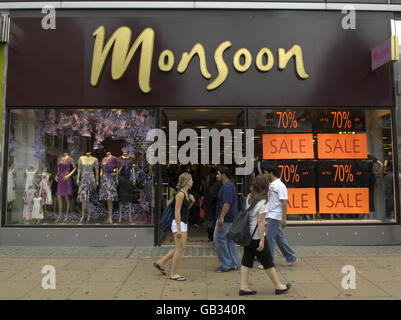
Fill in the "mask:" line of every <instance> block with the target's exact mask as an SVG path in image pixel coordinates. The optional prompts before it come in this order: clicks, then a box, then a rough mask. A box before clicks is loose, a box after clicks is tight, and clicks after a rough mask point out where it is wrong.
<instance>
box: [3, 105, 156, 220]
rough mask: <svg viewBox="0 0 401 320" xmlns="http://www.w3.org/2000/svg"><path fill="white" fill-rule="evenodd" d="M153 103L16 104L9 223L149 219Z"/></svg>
mask: <svg viewBox="0 0 401 320" xmlns="http://www.w3.org/2000/svg"><path fill="white" fill-rule="evenodd" d="M155 120H156V112H155V111H154V110H150V109H61V108H60V109H59V108H57V109H26V108H23V109H11V110H10V111H9V132H8V136H9V139H8V156H7V159H8V174H7V179H6V180H7V181H6V183H7V186H6V188H5V190H7V194H6V196H7V214H6V221H5V222H6V225H29V226H43V225H68V224H73V225H103V224H118V225H130V224H132V225H137V224H141V225H144V224H146V225H151V224H153V211H154V210H155V192H154V189H153V179H154V167H152V166H151V165H149V164H148V163H147V161H146V150H147V147H148V143H147V142H146V134H147V132H148V131H149V130H150V129H152V128H154V127H155V125H156V121H155Z"/></svg>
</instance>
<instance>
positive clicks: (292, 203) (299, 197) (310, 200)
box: [287, 188, 316, 214]
mask: <svg viewBox="0 0 401 320" xmlns="http://www.w3.org/2000/svg"><path fill="white" fill-rule="evenodd" d="M287 192H288V202H287V214H316V191H315V188H288V189H287Z"/></svg>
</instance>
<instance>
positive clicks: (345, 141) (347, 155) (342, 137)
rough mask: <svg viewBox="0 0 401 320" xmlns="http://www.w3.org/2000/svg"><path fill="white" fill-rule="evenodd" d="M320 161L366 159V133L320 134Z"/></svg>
mask: <svg viewBox="0 0 401 320" xmlns="http://www.w3.org/2000/svg"><path fill="white" fill-rule="evenodd" d="M317 143H318V157H319V159H366V158H367V157H368V144H367V136H366V133H357V134H337V133H318V135H317Z"/></svg>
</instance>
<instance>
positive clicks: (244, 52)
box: [233, 48, 252, 72]
mask: <svg viewBox="0 0 401 320" xmlns="http://www.w3.org/2000/svg"><path fill="white" fill-rule="evenodd" d="M241 56H244V58H245V63H244V64H241ZM233 64H234V68H235V70H237V71H238V72H245V71H246V70H248V69H249V67H250V66H251V64H252V55H251V53H250V52H249V50H248V49H246V48H241V49H239V50H238V51H237V52H236V53H235V54H234V58H233Z"/></svg>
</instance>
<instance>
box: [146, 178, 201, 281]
mask: <svg viewBox="0 0 401 320" xmlns="http://www.w3.org/2000/svg"><path fill="white" fill-rule="evenodd" d="M192 183H193V182H192V176H191V175H190V174H189V173H187V172H184V173H182V174H181V175H180V177H179V179H178V184H177V189H178V191H177V194H176V195H175V197H174V201H175V203H174V220H173V223H172V225H171V231H172V232H173V234H174V240H175V248H174V249H172V250H170V251H169V252H168V253H167V254H166V255H165V256H164V257H163V258H162V259H161V260H159V261H157V262H155V263H154V264H153V266H154V267H155V268H156V269H158V270H159V271H160V272H161V273H162V274H167V271H166V269H165V268H164V266H165V264H166V263H167V262H168V261H169V260H171V259H172V260H173V265H172V267H171V273H170V280H175V281H185V280H186V278H184V277H183V276H180V275H179V274H178V266H179V264H180V261H181V257H182V255H183V254H184V250H185V247H186V244H187V231H188V220H189V209H190V208H191V207H192V205H193V204H194V202H195V199H194V197H193V196H192V195H189V194H188V190H189V189H190V188H191V187H192Z"/></svg>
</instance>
